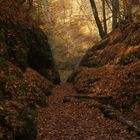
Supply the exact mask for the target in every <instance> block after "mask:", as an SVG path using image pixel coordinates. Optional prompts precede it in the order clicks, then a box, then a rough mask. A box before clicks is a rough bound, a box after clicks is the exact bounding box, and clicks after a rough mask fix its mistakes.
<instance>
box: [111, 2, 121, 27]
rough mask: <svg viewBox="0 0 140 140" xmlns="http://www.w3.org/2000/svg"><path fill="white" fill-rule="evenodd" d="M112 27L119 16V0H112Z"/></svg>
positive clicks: (115, 24)
mask: <svg viewBox="0 0 140 140" xmlns="http://www.w3.org/2000/svg"><path fill="white" fill-rule="evenodd" d="M111 3H112V28H113V29H114V28H116V26H117V24H118V17H119V0H112V1H111Z"/></svg>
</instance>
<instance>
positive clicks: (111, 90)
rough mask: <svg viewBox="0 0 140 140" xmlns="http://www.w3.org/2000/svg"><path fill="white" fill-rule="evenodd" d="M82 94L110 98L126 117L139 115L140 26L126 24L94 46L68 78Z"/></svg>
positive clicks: (136, 118) (137, 116) (137, 119)
mask: <svg viewBox="0 0 140 140" xmlns="http://www.w3.org/2000/svg"><path fill="white" fill-rule="evenodd" d="M68 81H69V82H72V83H73V84H74V87H75V89H76V90H77V92H78V93H79V94H87V95H91V96H93V97H94V96H99V97H109V98H110V99H109V100H107V102H106V104H110V105H111V106H113V107H114V108H115V109H118V110H120V111H121V112H123V113H124V114H125V115H126V118H129V119H130V120H133V121H134V122H137V123H138V122H139V116H140V109H139V105H140V100H139V96H140V24H139V23H135V22H126V21H124V22H123V23H122V24H121V25H120V27H119V28H118V29H116V30H114V31H113V32H112V33H110V34H109V35H108V37H107V38H105V39H104V40H102V41H101V42H99V43H98V44H96V45H95V46H93V48H91V49H90V50H89V51H88V52H87V54H86V55H85V56H84V58H83V60H82V61H81V63H80V65H79V67H78V69H77V70H76V71H74V72H73V74H72V75H71V77H70V78H69V79H68Z"/></svg>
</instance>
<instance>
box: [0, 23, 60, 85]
mask: <svg viewBox="0 0 140 140" xmlns="http://www.w3.org/2000/svg"><path fill="white" fill-rule="evenodd" d="M0 40H1V41H0V50H1V51H0V53H1V54H0V55H1V56H3V57H7V58H8V60H9V61H10V62H12V63H14V64H16V65H17V66H18V67H19V68H20V69H22V70H23V71H25V69H26V68H27V67H28V66H30V67H32V68H33V69H35V70H37V71H38V72H39V73H40V74H42V75H43V76H45V77H46V78H47V79H49V80H51V81H52V82H54V83H59V82H60V78H59V74H58V71H57V70H56V68H55V64H54V61H53V57H52V53H51V49H50V46H49V44H48V40H47V37H46V35H45V34H44V33H43V32H42V31H41V29H39V28H37V27H28V26H27V25H25V24H22V23H19V22H15V21H0ZM50 72H51V74H50Z"/></svg>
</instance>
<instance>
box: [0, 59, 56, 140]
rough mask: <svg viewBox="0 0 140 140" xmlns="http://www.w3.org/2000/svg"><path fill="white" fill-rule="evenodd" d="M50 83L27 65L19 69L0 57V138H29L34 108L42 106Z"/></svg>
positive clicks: (33, 132) (34, 131)
mask: <svg viewBox="0 0 140 140" xmlns="http://www.w3.org/2000/svg"><path fill="white" fill-rule="evenodd" d="M52 86H53V84H52V83H51V82H50V81H48V80H46V79H45V78H44V77H42V76H41V75H40V74H38V73H37V72H36V71H34V70H32V69H30V68H28V69H27V70H26V72H25V73H24V74H23V72H22V71H21V70H20V69H19V68H18V67H16V66H15V65H13V64H12V63H11V62H9V61H7V60H5V59H3V58H0V130H1V134H0V139H4V140H9V139H20V140H22V139H23V140H25V139H26V140H31V139H34V138H35V136H36V125H35V121H34V120H35V117H36V115H37V112H36V110H35V108H36V107H38V106H46V105H47V102H46V95H48V94H50V89H51V88H52Z"/></svg>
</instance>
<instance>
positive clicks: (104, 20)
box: [102, 0, 107, 34]
mask: <svg viewBox="0 0 140 140" xmlns="http://www.w3.org/2000/svg"><path fill="white" fill-rule="evenodd" d="M102 7H103V22H104V31H105V33H106V34H107V22H106V7H105V0H102Z"/></svg>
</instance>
